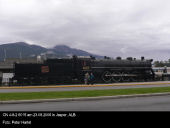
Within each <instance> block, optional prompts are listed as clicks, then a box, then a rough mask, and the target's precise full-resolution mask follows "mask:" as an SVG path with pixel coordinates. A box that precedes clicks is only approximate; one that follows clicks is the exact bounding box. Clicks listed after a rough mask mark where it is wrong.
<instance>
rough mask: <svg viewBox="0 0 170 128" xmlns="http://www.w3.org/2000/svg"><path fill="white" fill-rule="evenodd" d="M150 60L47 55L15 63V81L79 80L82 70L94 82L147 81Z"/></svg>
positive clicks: (68, 82) (65, 82)
mask: <svg viewBox="0 0 170 128" xmlns="http://www.w3.org/2000/svg"><path fill="white" fill-rule="evenodd" d="M151 62H152V60H145V59H144V57H142V58H141V59H140V60H137V59H134V58H131V57H129V58H127V59H121V58H120V57H117V58H116V59H109V58H107V57H105V59H95V58H94V57H90V58H78V57H77V56H73V57H72V58H67V59H47V60H45V61H44V62H43V63H36V64H28V63H27V64H24V63H15V67H14V78H13V79H14V80H15V81H17V83H18V84H22V85H23V84H29V85H30V84H32V85H33V84H79V83H83V82H84V75H85V73H87V72H88V73H93V74H94V76H95V82H96V83H111V82H126V81H148V80H152V79H153V78H154V72H153V70H152V65H151Z"/></svg>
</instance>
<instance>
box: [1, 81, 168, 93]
mask: <svg viewBox="0 0 170 128" xmlns="http://www.w3.org/2000/svg"><path fill="white" fill-rule="evenodd" d="M150 87H170V81H160V82H138V83H114V84H96V85H60V86H22V87H0V93H9V92H46V91H74V90H103V89H124V88H150Z"/></svg>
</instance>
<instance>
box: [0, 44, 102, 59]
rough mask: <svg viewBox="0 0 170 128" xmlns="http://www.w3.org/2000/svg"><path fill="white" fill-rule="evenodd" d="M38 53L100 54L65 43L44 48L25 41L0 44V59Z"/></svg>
mask: <svg viewBox="0 0 170 128" xmlns="http://www.w3.org/2000/svg"><path fill="white" fill-rule="evenodd" d="M39 55H46V56H49V57H53V58H55V57H66V56H72V55H77V56H90V55H92V56H94V57H97V58H101V57H102V56H99V55H95V54H92V53H89V52H86V51H83V50H80V49H75V48H70V47H69V46H67V45H56V46H55V47H53V48H45V47H42V46H39V45H30V44H28V43H26V42H16V43H8V44H2V45H0V61H2V60H4V59H5V58H29V57H36V56H39Z"/></svg>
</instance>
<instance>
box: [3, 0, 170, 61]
mask: <svg viewBox="0 0 170 128" xmlns="http://www.w3.org/2000/svg"><path fill="white" fill-rule="evenodd" d="M169 6H170V1H168V0H163V1H162V0H142V1H139V0H107V1H106V0H48V1H46V0H24V1H23V0H0V43H9V42H16V41H26V42H28V43H31V44H32V43H33V44H39V45H42V46H45V47H52V46H54V45H56V44H66V45H69V46H71V47H74V48H79V49H83V50H87V51H89V52H92V53H95V54H99V55H107V56H111V57H116V56H122V57H128V56H133V57H140V56H146V57H147V58H154V59H168V58H170V57H169V53H168V52H169V51H168V50H169V48H170V43H169V41H170V37H169V35H170V15H169V11H170V7H169Z"/></svg>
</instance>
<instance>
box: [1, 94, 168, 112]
mask: <svg viewBox="0 0 170 128" xmlns="http://www.w3.org/2000/svg"><path fill="white" fill-rule="evenodd" d="M0 111H170V95H166V96H151V97H133V98H121V99H105V100H94V101H67V102H64V101H63V102H44V103H27V104H25V103H24V104H0Z"/></svg>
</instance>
